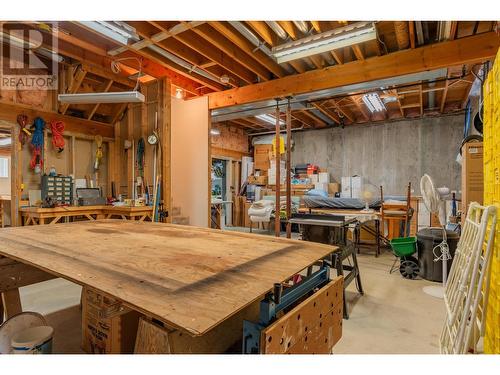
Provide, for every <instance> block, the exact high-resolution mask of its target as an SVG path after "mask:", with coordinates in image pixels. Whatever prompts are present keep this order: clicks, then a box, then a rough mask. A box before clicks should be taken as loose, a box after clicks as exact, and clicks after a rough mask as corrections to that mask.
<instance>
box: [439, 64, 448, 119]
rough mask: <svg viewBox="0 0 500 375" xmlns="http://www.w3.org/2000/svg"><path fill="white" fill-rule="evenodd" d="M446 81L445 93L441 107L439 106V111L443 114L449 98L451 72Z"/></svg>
mask: <svg viewBox="0 0 500 375" xmlns="http://www.w3.org/2000/svg"><path fill="white" fill-rule="evenodd" d="M446 78H447V79H446V81H445V83H444V91H443V94H442V96H441V105H440V106H439V111H440V112H441V113H443V111H444V107H445V105H446V97H447V96H448V86H449V81H448V79H449V78H450V72H449V71H448V73H447V74H446Z"/></svg>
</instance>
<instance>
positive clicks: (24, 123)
mask: <svg viewBox="0 0 500 375" xmlns="http://www.w3.org/2000/svg"><path fill="white" fill-rule="evenodd" d="M17 123H18V124H19V127H20V128H21V129H20V131H19V142H20V143H21V146H24V145H25V144H26V141H27V140H28V137H30V136H31V132H30V131H29V130H28V129H27V127H28V116H26V115H18V116H17Z"/></svg>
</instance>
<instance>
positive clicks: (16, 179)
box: [0, 114, 23, 321]
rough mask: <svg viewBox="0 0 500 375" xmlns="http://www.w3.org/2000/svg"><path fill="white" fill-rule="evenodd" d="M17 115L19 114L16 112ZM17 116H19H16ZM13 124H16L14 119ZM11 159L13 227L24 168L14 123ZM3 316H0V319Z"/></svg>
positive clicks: (16, 221)
mask: <svg viewBox="0 0 500 375" xmlns="http://www.w3.org/2000/svg"><path fill="white" fill-rule="evenodd" d="M15 115H17V114H15ZM16 117H17V116H16ZM12 124H15V122H14V121H12ZM11 129H12V130H11V134H10V135H11V139H12V148H11V160H10V225H11V226H13V227H17V226H20V225H21V223H20V222H19V220H20V215H19V201H20V200H21V182H22V180H21V178H22V170H23V166H22V163H23V160H22V152H21V151H22V145H21V142H19V132H20V131H21V130H20V127H19V126H16V125H13V126H12V128H11ZM1 318H2V317H1V316H0V321H2V319H1Z"/></svg>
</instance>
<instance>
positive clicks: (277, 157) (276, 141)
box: [274, 106, 281, 237]
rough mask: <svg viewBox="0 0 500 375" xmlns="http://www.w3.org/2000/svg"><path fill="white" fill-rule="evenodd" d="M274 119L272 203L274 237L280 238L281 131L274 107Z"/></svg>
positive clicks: (278, 113) (278, 114)
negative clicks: (274, 191)
mask: <svg viewBox="0 0 500 375" xmlns="http://www.w3.org/2000/svg"><path fill="white" fill-rule="evenodd" d="M274 117H275V118H276V126H275V135H274V158H275V159H274V160H275V162H276V163H275V165H276V170H275V171H274V172H275V176H276V185H275V186H276V197H275V198H276V199H275V201H274V205H275V206H274V212H275V215H274V235H275V236H276V237H281V152H280V151H281V144H280V141H281V135H280V133H281V131H280V130H281V129H280V123H281V120H280V117H281V114H280V109H279V107H278V106H276V113H275V115H274Z"/></svg>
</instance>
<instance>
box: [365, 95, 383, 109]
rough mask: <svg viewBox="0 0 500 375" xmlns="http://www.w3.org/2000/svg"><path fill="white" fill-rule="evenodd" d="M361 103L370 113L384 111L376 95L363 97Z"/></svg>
mask: <svg viewBox="0 0 500 375" xmlns="http://www.w3.org/2000/svg"><path fill="white" fill-rule="evenodd" d="M363 102H364V103H365V104H366V106H367V107H368V109H369V110H370V112H372V113H373V112H382V111H385V105H384V103H383V102H382V100H380V96H378V94H377V93H371V94H365V95H363Z"/></svg>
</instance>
